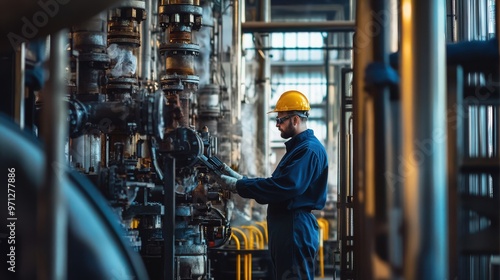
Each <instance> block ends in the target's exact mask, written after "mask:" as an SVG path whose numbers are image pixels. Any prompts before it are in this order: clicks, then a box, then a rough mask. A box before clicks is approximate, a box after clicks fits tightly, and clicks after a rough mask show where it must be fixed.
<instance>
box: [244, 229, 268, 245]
mask: <svg viewBox="0 0 500 280" xmlns="http://www.w3.org/2000/svg"><path fill="white" fill-rule="evenodd" d="M242 228H246V229H248V230H250V232H254V233H255V236H256V237H257V238H256V240H257V249H264V236H263V235H262V232H261V231H260V230H259V228H257V227H256V226H242ZM251 249H253V248H251Z"/></svg>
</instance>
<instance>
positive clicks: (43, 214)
mask: <svg viewBox="0 0 500 280" xmlns="http://www.w3.org/2000/svg"><path fill="white" fill-rule="evenodd" d="M67 34H68V31H67V30H62V31H59V32H57V33H55V34H53V35H52V36H51V37H50V80H49V82H48V84H47V87H46V89H45V90H44V91H43V94H44V106H45V108H44V110H43V113H42V139H43V141H44V143H45V152H46V158H45V159H46V160H45V162H46V164H45V183H44V184H43V186H42V188H41V189H40V192H39V196H38V217H37V232H38V238H39V243H38V244H39V245H38V246H39V248H38V250H37V275H38V277H39V279H42V280H43V279H66V276H67V272H66V267H67V257H66V252H67V249H66V247H67V213H66V207H65V200H64V197H63V190H62V188H63V185H62V183H61V182H62V180H63V179H64V176H65V173H64V170H65V169H64V166H66V165H67V163H66V160H65V155H64V147H65V144H66V139H67V135H68V131H67V130H68V123H67V121H66V117H67V112H68V108H67V106H66V103H65V102H64V101H63V98H64V97H65V96H66V91H67V88H66V82H65V75H66V73H65V68H66V66H67V65H68V54H67V51H66V44H67V37H68V35H67Z"/></svg>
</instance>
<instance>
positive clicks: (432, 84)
mask: <svg viewBox="0 0 500 280" xmlns="http://www.w3.org/2000/svg"><path fill="white" fill-rule="evenodd" d="M444 5H445V3H444V2H443V1H438V0H434V1H416V0H403V1H402V5H401V8H402V13H401V14H402V49H401V54H402V60H403V61H405V63H402V64H401V66H400V67H401V68H400V73H401V89H400V92H401V93H402V94H401V101H402V133H403V134H402V141H403V142H402V147H403V150H402V159H401V162H400V163H399V164H400V165H399V167H400V168H399V170H400V171H401V178H402V180H403V190H404V195H403V197H404V199H403V200H404V203H403V205H404V226H405V227H404V230H403V232H404V258H403V259H404V264H403V270H404V278H405V279H407V280H411V279H448V275H447V268H448V257H447V241H446V237H447V226H446V225H447V223H446V221H447V220H446V217H447V199H446V186H447V181H446V141H445V140H446V119H445V118H446V105H445V98H446V84H445V81H446V76H445V69H446V67H445V65H446V57H445V41H444V40H445V39H444V38H445V36H444V34H443V32H444V31H445V28H444V21H443V20H442V19H443V18H444V17H445V6H444Z"/></svg>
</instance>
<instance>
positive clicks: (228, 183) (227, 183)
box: [220, 173, 241, 193]
mask: <svg viewBox="0 0 500 280" xmlns="http://www.w3.org/2000/svg"><path fill="white" fill-rule="evenodd" d="M236 174H238V173H236ZM240 176H241V175H240ZM220 178H221V181H222V182H223V183H224V185H223V186H222V188H223V189H225V190H228V191H231V192H234V193H235V192H236V181H238V179H236V178H234V177H231V176H227V175H221V176H220Z"/></svg>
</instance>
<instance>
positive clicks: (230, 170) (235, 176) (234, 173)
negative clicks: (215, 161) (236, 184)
mask: <svg viewBox="0 0 500 280" xmlns="http://www.w3.org/2000/svg"><path fill="white" fill-rule="evenodd" d="M224 170H225V171H226V172H227V174H229V176H231V177H233V178H236V179H237V180H240V179H243V176H242V175H241V174H239V173H238V172H236V171H234V170H232V169H231V167H229V166H228V165H227V164H225V163H224ZM222 176H225V175H222Z"/></svg>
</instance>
